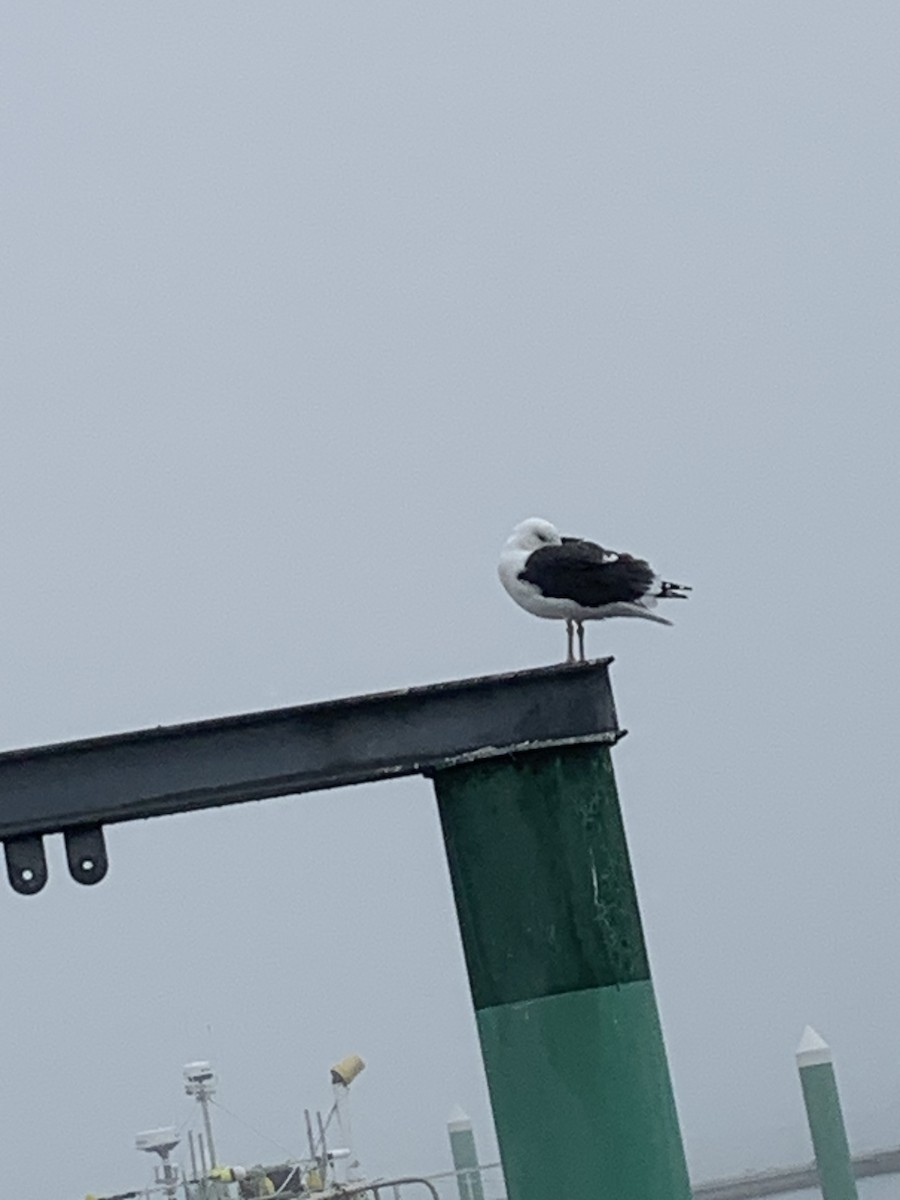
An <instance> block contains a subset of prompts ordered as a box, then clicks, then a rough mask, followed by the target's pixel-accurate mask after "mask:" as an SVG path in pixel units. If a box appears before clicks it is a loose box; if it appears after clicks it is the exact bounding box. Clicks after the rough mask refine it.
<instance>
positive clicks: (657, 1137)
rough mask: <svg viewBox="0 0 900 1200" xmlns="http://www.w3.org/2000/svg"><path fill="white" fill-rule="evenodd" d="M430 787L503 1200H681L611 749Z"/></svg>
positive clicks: (505, 760) (685, 1194) (464, 771)
mask: <svg viewBox="0 0 900 1200" xmlns="http://www.w3.org/2000/svg"><path fill="white" fill-rule="evenodd" d="M435 788H436V791H437V798H438V806H439V809H440V814H441V822H442V825H443V830H444V840H445V844H446V849H447V857H448V860H449V864H450V875H451V878H452V881H453V889H454V893H455V896H456V906H457V911H458V914H459V922H460V928H461V932H462V940H463V947H464V949H465V954H466V962H467V964H468V969H469V982H470V985H471V989H472V997H473V1000H474V1002H475V1011H476V1018H477V1022H478V1030H479V1035H480V1038H481V1049H482V1054H483V1057H484V1065H485V1071H486V1074H487V1080H488V1086H489V1088H490V1093H491V1101H492V1105H493V1110H494V1120H495V1123H496V1126H497V1136H498V1139H499V1142H500V1153H501V1157H502V1159H503V1167H504V1172H505V1175H506V1183H507V1191H508V1195H509V1200H548V1198H549V1197H553V1196H566V1197H568V1196H572V1197H576V1196H577V1197H579V1200H690V1195H691V1192H690V1184H689V1182H688V1175H687V1168H686V1166H685V1160H684V1151H683V1148H682V1143H681V1133H680V1130H679V1127H678V1117H677V1114H676V1112H675V1102H674V1098H673V1096H672V1086H671V1082H670V1079H669V1070H668V1065H667V1062H666V1054H665V1047H664V1045H663V1038H662V1031H661V1029H660V1024H659V1016H658V1013H657V1009H656V1000H655V998H654V994H653V984H652V982H651V979H650V969H649V966H648V963H647V954H646V950H645V947H644V938H643V933H642V930H641V919H640V913H639V911H638V905H637V897H636V895H635V890H634V880H633V878H632V874H631V866H630V863H629V859H628V848H627V846H626V843H625V833H624V830H623V827H622V818H621V813H620V811H619V801H618V796H617V794H616V786H615V780H614V778H613V771H612V763H611V761H610V756H609V750H608V747H606V746H603V745H597V744H592V745H575V746H565V747H557V748H554V749H550V750H535V751H529V752H527V753H522V754H517V755H515V756H505V757H502V758H490V759H483V760H480V761H477V762H470V763H466V764H464V765H459V766H453V767H448V768H446V769H443V770H440V771H438V772H436V773H435Z"/></svg>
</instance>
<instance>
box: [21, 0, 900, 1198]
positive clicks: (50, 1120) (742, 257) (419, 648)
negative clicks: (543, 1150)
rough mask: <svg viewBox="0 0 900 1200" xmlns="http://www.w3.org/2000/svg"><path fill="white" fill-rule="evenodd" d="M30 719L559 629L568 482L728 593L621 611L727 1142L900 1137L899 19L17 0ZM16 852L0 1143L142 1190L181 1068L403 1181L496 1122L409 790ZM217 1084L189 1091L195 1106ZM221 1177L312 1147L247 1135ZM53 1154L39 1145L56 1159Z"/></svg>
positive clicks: (665, 1013)
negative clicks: (539, 613) (466, 1120)
mask: <svg viewBox="0 0 900 1200" xmlns="http://www.w3.org/2000/svg"><path fill="white" fill-rule="evenodd" d="M4 26H5V29H4V33H3V38H2V43H0V46H2V49H0V53H2V63H0V109H2V114H3V116H2V120H3V133H2V161H3V163H4V168H3V182H2V184H0V188H2V200H0V227H2V229H3V238H2V241H3V244H4V257H5V263H4V268H3V272H2V283H0V288H2V297H3V320H2V328H3V338H4V349H3V356H2V362H3V366H2V435H3V436H2V439H0V489H2V509H0V511H2V523H0V538H2V562H3V571H2V578H0V613H2V628H3V636H2V641H0V655H2V663H0V667H2V681H3V686H2V690H0V742H2V744H3V745H4V746H6V747H14V746H20V745H28V744H33V743H41V742H47V741H54V740H60V739H65V738H71V737H76V736H87V735H92V734H97V733H101V732H110V731H114V730H121V729H127V728H131V727H138V726H146V725H153V724H157V723H165V722H172V721H178V720H183V719H188V718H199V717H204V716H214V715H218V714H223V713H228V712H236V711H242V710H249V709H257V708H264V707H269V706H273V705H283V704H289V703H298V702H302V701H304V700H311V699H318V698H322V697H329V696H337V695H343V694H350V693H355V692H360V691H368V690H377V689H381V688H388V687H394V686H401V685H405V684H409V683H418V682H428V681H437V680H440V679H444V678H450V677H455V676H464V675H469V674H481V673H487V672H492V671H499V670H507V669H512V668H516V667H524V666H530V665H537V664H541V663H545V662H548V661H554V660H557V659H558V658H559V657H561V654H562V651H563V648H564V637H563V633H562V630H561V629H560V628H559V627H558V626H557V625H556V624H551V623H550V622H539V621H537V620H534V619H532V618H529V617H528V616H526V614H524V613H522V612H521V611H519V610H518V609H516V608H515V607H514V606H513V605H512V603H511V602H510V601H509V599H508V598H507V597H506V596H505V595H504V594H503V592H502V591H501V589H500V586H499V584H498V582H497V580H496V576H495V560H496V556H497V553H498V550H499V546H500V544H501V543H502V541H503V540H504V538H505V537H506V536H507V533H508V531H509V528H510V527H511V526H512V525H513V524H514V523H515V522H516V521H518V520H520V519H521V518H523V517H525V516H529V515H532V514H539V515H542V516H546V517H549V518H550V519H551V520H554V521H555V522H556V523H557V524H558V525H560V526H561V527H562V528H563V529H564V530H565V531H567V532H572V533H578V534H582V535H585V536H592V537H595V538H597V539H598V540H601V541H603V542H605V543H606V544H608V545H610V546H613V547H617V548H620V549H628V550H631V551H633V552H637V553H641V554H645V555H647V556H648V557H650V558H651V560H652V561H653V562H654V564H655V565H656V566H657V567H658V568H659V569H660V570H662V571H664V572H665V573H667V574H668V575H669V576H672V577H674V578H676V579H681V578H684V579H686V580H687V581H689V582H691V583H693V584H694V586H695V589H696V590H695V592H694V598H693V599H692V601H691V603H690V604H689V605H684V606H681V607H680V608H679V609H678V611H677V613H676V614H675V616H676V617H677V625H676V627H675V628H674V629H664V628H661V627H656V626H652V625H649V624H643V623H638V622H634V623H628V622H621V623H619V624H615V623H610V624H607V625H605V626H598V627H593V628H591V629H590V631H589V650H590V651H591V652H592V653H594V654H601V653H613V654H615V656H616V660H617V661H616V665H615V668H614V684H615V688H616V695H617V700H618V704H619V709H620V714H621V718H622V721H623V724H624V725H625V726H626V727H627V728H628V729H629V730H631V733H630V736H629V737H628V738H627V739H626V740H625V742H624V743H623V744H621V745H620V746H619V747H618V748H617V750H616V752H615V761H616V766H617V773H618V779H619V786H620V790H621V794H622V800H623V806H624V810H625V816H626V822H627V826H628V831H629V836H630V841H631V848H632V856H633V861H634V868H635V872H636V876H637V880H638V886H639V890H640V895H641V900H642V905H643V911H644V920H645V925H646V931H647V937H648V942H649V946H650V952H651V958H652V963H653V966H654V971H655V978H656V984H657V992H658V997H659V1002H660V1007H661V1011H662V1017H663V1023H664V1027H665V1031H666V1036H667V1042H668V1046H669V1050H670V1059H671V1064H672V1069H673V1074H674V1080H675V1087H676V1092H677V1097H678V1102H679V1109H680V1114H681V1119H682V1123H683V1127H684V1131H685V1137H686V1141H687V1146H688V1152H689V1157H690V1160H691V1164H692V1169H693V1173H694V1174H695V1176H697V1177H702V1176H705V1175H708V1174H712V1173H718V1172H720V1171H728V1170H737V1169H741V1168H743V1167H746V1166H751V1165H762V1164H767V1163H770V1162H774V1161H778V1160H782V1161H785V1160H791V1159H800V1158H805V1157H808V1155H809V1147H808V1142H807V1139H806V1136H805V1133H804V1126H803V1114H802V1105H801V1100H800V1095H799V1088H798V1085H797V1082H796V1078H795V1075H794V1071H793V1058H792V1055H793V1050H794V1047H795V1045H796V1042H797V1040H798V1039H799V1036H800V1033H801V1031H802V1028H803V1026H804V1024H805V1023H806V1022H811V1023H812V1024H814V1025H815V1026H816V1027H817V1028H818V1029H819V1030H820V1031H821V1032H822V1033H823V1035H824V1036H825V1037H826V1038H827V1039H828V1040H829V1041H830V1042H831V1044H832V1045H833V1046H834V1048H835V1053H836V1057H837V1062H838V1068H839V1074H840V1078H841V1083H842V1088H843V1093H844V1098H845V1105H846V1110H847V1120H848V1125H849V1129H850V1134H851V1139H852V1140H853V1142H854V1144H855V1145H856V1146H858V1147H860V1148H862V1147H863V1146H872V1145H875V1144H879V1143H891V1142H894V1143H895V1142H896V1141H897V1138H898V1129H900V1038H898V1036H897V1034H896V1030H897V1014H898V1011H900V955H898V953H897V947H896V930H897V927H898V914H900V887H898V882H897V862H898V856H900V818H898V804H897V783H896V766H895V757H896V742H897V732H896V731H897V727H898V721H900V698H898V693H897V684H896V681H897V676H898V665H900V664H898V637H897V632H896V618H895V613H894V610H895V607H896V601H895V597H896V594H897V591H898V585H900V579H898V574H900V571H898V558H897V554H896V550H895V542H896V533H895V524H896V513H897V501H898V451H897V444H898V436H900V411H898V403H897V402H898V382H900V371H898V366H900V356H898V341H897V329H898V234H900V216H898V214H900V195H898V190H900V189H898V184H900V157H898V148H900V147H898V140H900V139H898V126H897V108H898V100H900V75H898V71H897V63H898V60H900V55H898V51H900V44H898V43H900V37H898V28H900V25H898V15H897V9H896V4H895V3H887V2H885V3H862V4H854V5H849V4H841V3H836V2H833V0H817V2H816V3H812V2H809V3H800V2H797V3H790V2H789V3H785V2H784V0H778V2H777V3H775V2H766V0H754V2H753V3H742V4H741V3H730V4H722V3H693V4H692V3H688V4H684V5H672V4H671V3H663V2H661V0H648V3H645V4H643V5H635V4H633V3H611V4H604V5H602V6H598V5H596V4H594V3H587V2H583V3H579V2H572V3H553V4H540V3H533V2H531V0H520V2H519V3H516V4H489V5H485V4H483V3H481V4H476V3H469V2H466V0H462V2H460V0H456V2H454V3H452V4H448V3H443V4H421V3H410V2H406V3H394V2H390V0H384V2H379V3H354V4H352V3H345V2H342V0H329V2H328V3H324V2H302V3H301V2H292V3H267V4H262V5H261V4H253V5H246V4H237V3H233V2H231V0H218V2H217V3H203V2H196V0H195V2H194V3H191V4H188V5H182V4H173V3H168V2H158V3H153V4H149V3H142V4H137V3H128V4H122V3H119V2H118V0H116V2H113V0H110V2H108V3H84V4H76V5H73V4H69V3H61V2H58V0H47V2H46V3H43V4H34V3H15V2H13V3H10V4H8V5H7V6H6V9H5V13H4ZM108 844H109V849H110V857H111V869H110V874H109V877H108V879H107V881H106V882H104V884H103V885H102V886H101V887H99V888H97V889H96V890H92V889H84V888H79V887H78V886H77V885H76V884H74V883H73V882H71V881H70V880H69V879H68V877H67V875H66V873H65V871H64V868H63V865H62V854H61V847H59V846H58V845H56V844H55V842H54V845H53V846H52V847H51V851H52V874H51V881H50V884H49V885H48V887H47V888H46V890H45V891H44V892H43V893H42V894H41V895H40V896H38V897H36V898H31V899H28V898H23V897H20V896H17V895H14V894H13V893H12V892H11V891H10V890H9V889H8V888H7V887H5V886H4V887H0V948H2V956H3V961H4V963H5V971H4V984H3V1010H4V1017H3V1021H2V1022H0V1061H2V1063H3V1089H4V1094H5V1102H4V1139H3V1140H4V1143H5V1144H6V1146H7V1147H14V1148H15V1149H14V1157H15V1160H16V1162H18V1163H20V1164H21V1163H26V1164H31V1167H30V1168H29V1170H30V1171H31V1172H32V1173H34V1172H35V1171H37V1172H38V1173H39V1176H40V1180H41V1185H42V1188H43V1190H44V1191H45V1192H46V1193H47V1194H48V1195H49V1194H57V1195H59V1196H72V1197H77V1196H80V1195H82V1194H83V1193H84V1192H85V1191H88V1190H95V1191H103V1190H116V1189H124V1188H126V1187H131V1186H136V1185H137V1184H138V1183H140V1182H141V1181H143V1180H144V1179H146V1178H147V1173H148V1171H147V1168H148V1164H147V1163H146V1162H145V1161H143V1160H141V1159H139V1158H138V1156H137V1154H136V1153H135V1151H134V1150H133V1149H132V1145H133V1136H134V1134H135V1133H136V1132H138V1131H139V1130H141V1129H144V1128H147V1127H150V1126H154V1125H160V1124H167V1123H169V1122H180V1121H182V1120H183V1119H184V1118H185V1117H186V1116H187V1115H188V1113H189V1112H190V1107H189V1101H187V1099H186V1098H184V1097H183V1096H181V1094H180V1088H181V1077H180V1069H181V1065H182V1064H183V1063H184V1062H186V1061H188V1060H190V1059H193V1058H198V1057H210V1058H212V1059H213V1060H214V1063H215V1065H216V1067H217V1068H218V1069H219V1071H220V1073H221V1078H222V1084H221V1092H220V1099H221V1100H222V1103H223V1104H225V1105H227V1106H228V1107H229V1108H230V1109H232V1110H233V1111H234V1112H236V1113H238V1114H240V1115H241V1116H242V1117H243V1118H244V1119H245V1120H246V1121H248V1122H250V1123H251V1124H252V1125H253V1126H254V1127H256V1128H258V1129H260V1130H262V1131H264V1132H266V1133H267V1134H269V1135H270V1136H271V1137H273V1138H275V1139H277V1140H278V1141H280V1142H281V1143H283V1144H285V1145H287V1146H289V1147H295V1148H297V1150H299V1149H300V1148H301V1145H302V1143H301V1138H300V1121H301V1114H302V1109H303V1107H304V1106H313V1107H314V1106H316V1105H317V1104H319V1105H323V1104H325V1103H326V1102H327V1100H328V1098H329V1095H328V1086H327V1068H328V1066H329V1065H330V1064H331V1062H332V1061H334V1059H335V1058H336V1057H340V1056H342V1055H343V1054H345V1053H348V1052H351V1051H355V1052H359V1053H361V1054H362V1055H363V1056H364V1057H365V1058H366V1059H367V1060H368V1062H369V1070H368V1071H367V1072H366V1074H365V1075H364V1076H363V1077H362V1078H361V1079H360V1080H359V1082H358V1084H357V1085H356V1087H355V1093H356V1095H355V1099H356V1110H355V1112H356V1116H355V1132H356V1135H357V1139H358V1149H359V1152H360V1154H361V1156H362V1159H363V1163H364V1165H365V1166H366V1167H367V1168H368V1169H369V1170H371V1171H373V1172H374V1171H388V1170H405V1171H410V1170H436V1169H441V1168H442V1167H445V1166H446V1165H447V1160H448V1155H447V1151H446V1148H445V1135H444V1121H445V1118H446V1115H447V1113H448V1111H449V1109H450V1108H451V1106H452V1105H453V1104H455V1103H457V1102H459V1103H461V1104H462V1105H463V1106H464V1107H465V1108H467V1109H468V1110H469V1111H470V1112H471V1114H472V1115H473V1117H474V1118H475V1120H476V1124H477V1128H478V1132H479V1137H480V1141H481V1143H482V1146H483V1148H484V1150H485V1153H486V1154H487V1153H492V1148H491V1145H490V1135H489V1131H488V1124H489V1118H488V1115H487V1114H488V1110H487V1103H486V1097H485V1090H484V1085H483V1080H482V1073H481V1066H480V1059H479V1055H478V1047H477V1040H476V1036H475V1031H474V1021H473V1018H472V1013H471V1009H470V1002H469V997H468V992H467V986H466V982H465V975H464V968H463V963H462V955H461V950H460V946H459V942H458V936H457V932H456V924H455V916H454V912H453V906H452V899H451V896H450V891H449V883H448V878H447V873H446V867H445V863H444V860H443V850H442V846H441V842H440V835H439V830H438V824H437V819H436V813H435V809H434V805H433V801H432V798H431V793H430V789H429V787H428V785H427V784H426V783H425V782H424V781H420V780H409V781H403V782H400V783H393V784H390V785H381V786H379V787H373V788H368V789H358V790H353V791H346V792H334V793H330V794H325V795H320V796H310V797H304V798H301V799H293V800H291V799H289V800H282V801H270V802H266V803H264V804H259V805H252V806H244V807H242V808H239V809H233V810H220V811H216V812H212V813H204V814H199V815H196V816H191V817H180V818H171V819H168V820H163V821H155V822H151V823H148V824H135V825H128V826H119V827H115V828H113V829H111V830H109V832H108ZM186 1106H187V1107H186ZM217 1121H218V1129H219V1143H220V1150H221V1153H222V1156H223V1157H225V1158H231V1159H236V1160H239V1161H240V1160H245V1161H246V1160H256V1159H258V1158H259V1157H261V1156H264V1157H268V1158H271V1157H272V1156H274V1157H276V1158H277V1156H278V1151H277V1150H275V1149H274V1148H273V1147H272V1146H271V1144H269V1143H267V1142H265V1141H263V1140H262V1139H261V1138H259V1137H257V1136H256V1135H254V1134H253V1133H251V1132H250V1131H249V1130H247V1129H245V1128H243V1127H242V1126H241V1125H239V1124H237V1123H236V1122H234V1121H232V1120H231V1119H230V1118H228V1117H227V1116H226V1115H225V1114H220V1115H219V1116H218V1117H217ZM36 1164H40V1166H39V1168H38V1166H37V1165H36Z"/></svg>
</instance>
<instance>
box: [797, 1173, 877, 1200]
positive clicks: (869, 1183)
mask: <svg viewBox="0 0 900 1200" xmlns="http://www.w3.org/2000/svg"><path fill="white" fill-rule="evenodd" d="M856 1188H857V1191H858V1192H859V1200H900V1175H876V1176H875V1178H874V1179H861V1180H860V1181H859V1183H858V1184H857V1185H856ZM820 1196H821V1193H820V1192H819V1191H818V1189H816V1190H815V1191H813V1190H812V1189H811V1188H810V1189H808V1190H807V1191H805V1192H790V1193H785V1194H784V1195H783V1196H781V1197H779V1200H819V1198H820Z"/></svg>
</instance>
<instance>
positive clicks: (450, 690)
mask: <svg viewBox="0 0 900 1200" xmlns="http://www.w3.org/2000/svg"><path fill="white" fill-rule="evenodd" d="M611 661H612V660H611V659H600V660H597V661H595V662H590V663H584V664H577V665H571V666H570V665H560V666H553V667H543V668H539V669H537V670H531V671H517V672H513V673H511V674H507V675H489V676H485V677H482V678H476V679H463V680H455V681H453V682H450V683H439V684H432V685H430V686H427V687H417V688H407V689H404V690H403V691H395V692H381V693H377V694H375V695H369V696H353V697H350V698H349V699H345V700H332V701H326V702H324V703H319V704H304V705H300V706H298V707H295V708H282V709H274V710H271V711H268V712H258V713H249V714H244V715H241V716H234V717H224V718H219V719H216V720H211V721H197V722H194V723H192V724H189V725H176V726H170V727H167V728H166V727H160V728H157V729H145V730H140V731H138V732H136V733H124V734H116V735H113V736H111V737H99V738H92V739H90V740H86V741H78V742H67V743H61V744H59V745H55V746H44V747H39V748H36V749H28V750H13V751H9V752H7V753H5V754H0V839H2V840H3V841H4V842H5V845H6V860H7V870H8V872H9V875H10V881H11V883H12V884H13V887H15V888H16V890H17V891H25V892H36V891H39V890H40V888H41V887H43V885H44V882H46V878H47V867H46V860H45V858H44V853H43V846H42V844H41V835H43V834H47V833H59V832H62V833H64V834H65V838H66V854H67V858H68V862H69V870H70V872H71V874H72V876H73V877H74V878H75V879H77V880H78V881H79V882H81V883H96V882H98V881H99V880H100V879H102V878H103V876H104V875H105V874H106V870H107V859H106V851H105V848H104V844H103V834H102V826H104V825H107V824H111V823H113V822H117V821H133V820H139V819H143V818H146V817H159V816H164V815H166V814H168V813H176V812H189V811H192V810H194V809H200V808H211V807H215V806H217V805H221V804H238V803H242V802H243V801H247V800H261V799H264V798H266V797H268V796H286V795H295V794H299V793H302V792H309V791H317V790H320V789H323V788H332V787H341V786H344V785H346V784H351V783H366V782H372V781H375V780H379V779H392V778H397V777H398V776H402V775H414V774H423V773H428V772H430V771H432V770H434V769H436V768H439V767H441V766H442V765H445V764H447V763H449V762H451V761H454V760H459V759H461V758H466V757H468V756H477V757H482V756H487V755H491V754H510V753H514V752H519V751H524V750H528V749H535V748H537V747H538V746H548V745H565V744H569V743H573V742H581V741H583V742H588V741H613V740H615V739H616V738H617V737H619V736H620V731H619V728H618V723H617V720H616V711H615V706H614V703H613V696H612V690H611V688H610V683H609V672H608V668H609V663H610V662H611ZM29 872H30V874H27V873H29Z"/></svg>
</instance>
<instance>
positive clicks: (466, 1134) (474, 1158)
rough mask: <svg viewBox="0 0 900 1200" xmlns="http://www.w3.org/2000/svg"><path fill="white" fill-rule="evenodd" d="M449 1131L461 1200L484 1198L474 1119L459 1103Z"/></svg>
mask: <svg viewBox="0 0 900 1200" xmlns="http://www.w3.org/2000/svg"><path fill="white" fill-rule="evenodd" d="M447 1133H448V1134H449V1135H450V1153H451V1154H452V1156H453V1170H454V1171H455V1172H456V1185H457V1188H458V1189H459V1200H484V1186H483V1184H482V1182H481V1171H480V1170H479V1164H478V1149H477V1147H476V1145H475V1132H474V1130H473V1129H472V1121H471V1118H470V1117H469V1116H468V1115H467V1114H466V1113H464V1112H463V1110H462V1109H461V1108H460V1107H459V1106H458V1105H457V1107H456V1108H454V1110H453V1112H452V1113H451V1114H450V1119H449V1120H448V1122H447Z"/></svg>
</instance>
